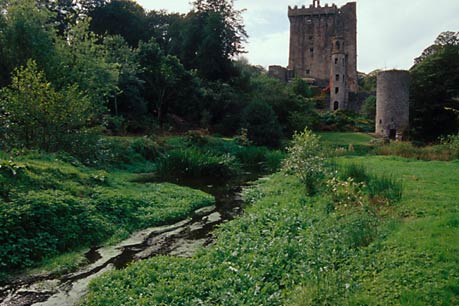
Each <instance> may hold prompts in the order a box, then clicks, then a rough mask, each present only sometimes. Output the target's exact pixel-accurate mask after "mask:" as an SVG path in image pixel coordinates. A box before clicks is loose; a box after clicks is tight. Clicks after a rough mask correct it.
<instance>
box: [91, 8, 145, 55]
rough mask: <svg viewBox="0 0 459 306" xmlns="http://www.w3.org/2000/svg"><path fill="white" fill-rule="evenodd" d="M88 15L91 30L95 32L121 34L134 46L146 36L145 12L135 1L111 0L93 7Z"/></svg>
mask: <svg viewBox="0 0 459 306" xmlns="http://www.w3.org/2000/svg"><path fill="white" fill-rule="evenodd" d="M90 16H91V17H92V21H91V30H92V31H93V32H95V33H97V34H100V35H104V34H106V33H107V34H110V35H121V36H123V37H124V39H125V40H126V41H127V42H128V44H129V45H130V46H134V47H136V46H137V45H138V43H139V41H140V40H145V38H146V26H145V21H146V13H145V10H144V9H143V7H141V6H140V5H139V4H137V3H136V2H135V1H132V0H113V1H111V2H109V3H107V4H106V5H104V6H100V7H97V8H96V9H94V10H93V11H92V12H91V13H90Z"/></svg>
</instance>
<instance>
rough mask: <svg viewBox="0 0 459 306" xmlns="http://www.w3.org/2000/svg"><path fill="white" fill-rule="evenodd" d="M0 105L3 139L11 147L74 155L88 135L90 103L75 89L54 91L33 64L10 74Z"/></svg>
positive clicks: (1, 95) (2, 92)
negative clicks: (61, 151) (59, 151)
mask: <svg viewBox="0 0 459 306" xmlns="http://www.w3.org/2000/svg"><path fill="white" fill-rule="evenodd" d="M0 101H1V104H2V106H3V117H4V118H2V119H3V120H2V121H1V125H2V127H3V129H4V131H5V134H4V135H3V137H4V138H5V139H4V140H5V141H6V143H8V144H9V145H10V146H11V147H19V148H28V149H43V150H46V151H57V150H66V151H70V152H71V153H74V152H75V151H77V150H79V149H80V148H81V147H80V148H79V146H80V145H82V144H83V143H82V142H83V141H84V140H85V137H87V136H89V135H91V134H92V131H91V129H90V128H89V127H90V124H91V119H92V118H93V117H94V115H95V113H94V109H93V108H92V106H91V101H90V100H89V99H88V98H87V97H86V96H85V95H83V94H81V93H80V92H79V90H78V87H77V86H75V85H74V86H69V87H67V88H65V89H63V90H60V91H57V90H56V89H55V88H54V87H53V86H52V85H51V84H50V83H48V82H47V80H46V77H45V74H44V73H43V72H42V71H39V70H38V66H37V64H36V63H35V61H32V60H30V61H28V62H27V64H26V66H25V67H20V68H18V69H16V70H15V71H14V73H13V76H12V82H11V85H10V86H8V87H6V88H5V89H3V90H2V91H1V93H0Z"/></svg>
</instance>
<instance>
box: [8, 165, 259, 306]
mask: <svg viewBox="0 0 459 306" xmlns="http://www.w3.org/2000/svg"><path fill="white" fill-rule="evenodd" d="M260 176H261V174H258V173H251V172H247V173H245V174H243V175H241V176H239V177H238V178H236V179H232V180H226V181H225V180H218V179H215V178H213V179H202V178H199V179H173V180H168V181H169V182H171V183H175V184H177V185H180V186H187V187H191V188H194V189H200V190H202V191H204V192H207V193H209V194H211V195H213V196H214V197H215V200H216V203H215V205H214V206H209V207H204V208H201V209H198V210H196V211H194V212H193V213H192V214H191V215H190V216H189V217H188V218H187V219H184V220H181V221H180V222H177V223H175V224H170V225H166V226H158V227H151V228H147V229H143V230H141V231H138V232H136V233H134V234H132V235H131V236H130V237H129V238H128V239H126V240H124V241H122V242H120V243H118V244H116V245H113V246H106V247H94V248H92V249H91V250H89V251H88V252H87V253H86V254H85V256H86V259H87V261H88V262H89V263H88V264H87V265H85V266H83V267H81V268H80V269H79V270H78V271H76V272H72V273H69V274H65V275H61V276H57V277H56V276H50V275H35V276H27V277H23V278H18V279H16V280H14V281H12V282H10V283H8V284H4V285H0V305H1V306H19V305H21V306H25V305H46V306H67V305H74V304H75V303H77V302H78V301H79V300H80V299H81V297H82V296H83V295H84V294H86V292H87V287H88V284H89V282H90V281H91V280H92V279H94V278H95V277H98V276H100V275H101V274H103V273H105V272H107V271H110V270H112V269H123V268H124V267H126V265H127V264H129V263H130V262H132V261H136V260H142V259H146V258H150V257H153V256H156V255H170V256H182V257H190V256H192V255H193V254H194V253H195V252H196V251H197V250H198V249H199V248H201V247H203V246H204V247H205V246H208V245H211V244H212V243H213V235H212V230H213V229H214V228H215V226H217V225H218V224H220V223H223V222H226V221H229V220H231V219H233V218H235V217H236V216H238V215H239V214H241V213H242V209H243V205H242V204H243V201H242V198H241V195H240V192H241V189H242V187H243V186H245V185H247V184H248V182H250V181H253V180H256V179H257V178H258V177H260ZM140 180H141V181H142V182H155V179H154V177H153V176H149V175H142V176H141V177H140Z"/></svg>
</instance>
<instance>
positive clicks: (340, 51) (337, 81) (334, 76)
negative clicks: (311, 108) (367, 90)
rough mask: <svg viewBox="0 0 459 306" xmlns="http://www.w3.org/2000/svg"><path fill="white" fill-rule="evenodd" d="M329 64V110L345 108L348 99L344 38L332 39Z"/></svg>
mask: <svg viewBox="0 0 459 306" xmlns="http://www.w3.org/2000/svg"><path fill="white" fill-rule="evenodd" d="M332 45H333V46H332V55H331V65H330V110H338V109H346V107H347V102H348V99H349V92H348V86H347V71H346V67H347V63H346V54H345V53H344V38H343V37H334V38H333V39H332Z"/></svg>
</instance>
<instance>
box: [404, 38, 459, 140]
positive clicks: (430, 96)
mask: <svg viewBox="0 0 459 306" xmlns="http://www.w3.org/2000/svg"><path fill="white" fill-rule="evenodd" d="M446 33H447V34H445V33H442V34H440V36H439V38H438V39H437V40H436V42H437V43H438V45H437V47H438V49H437V50H436V51H435V52H434V53H433V54H430V55H426V57H425V58H424V59H423V60H421V61H419V62H418V64H416V65H415V66H414V67H413V68H412V69H411V71H410V72H411V77H412V81H411V90H410V92H411V108H410V109H411V114H410V125H411V128H412V135H413V137H415V138H416V139H419V140H427V141H431V140H435V139H436V138H437V137H439V136H441V135H446V134H452V133H457V131H458V128H459V122H458V116H457V111H458V110H459V102H458V100H459V86H458V84H459V41H458V40H457V33H456V34H454V35H452V34H451V35H450V34H448V33H453V32H446ZM448 37H449V38H448ZM454 37H456V38H454Z"/></svg>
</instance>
